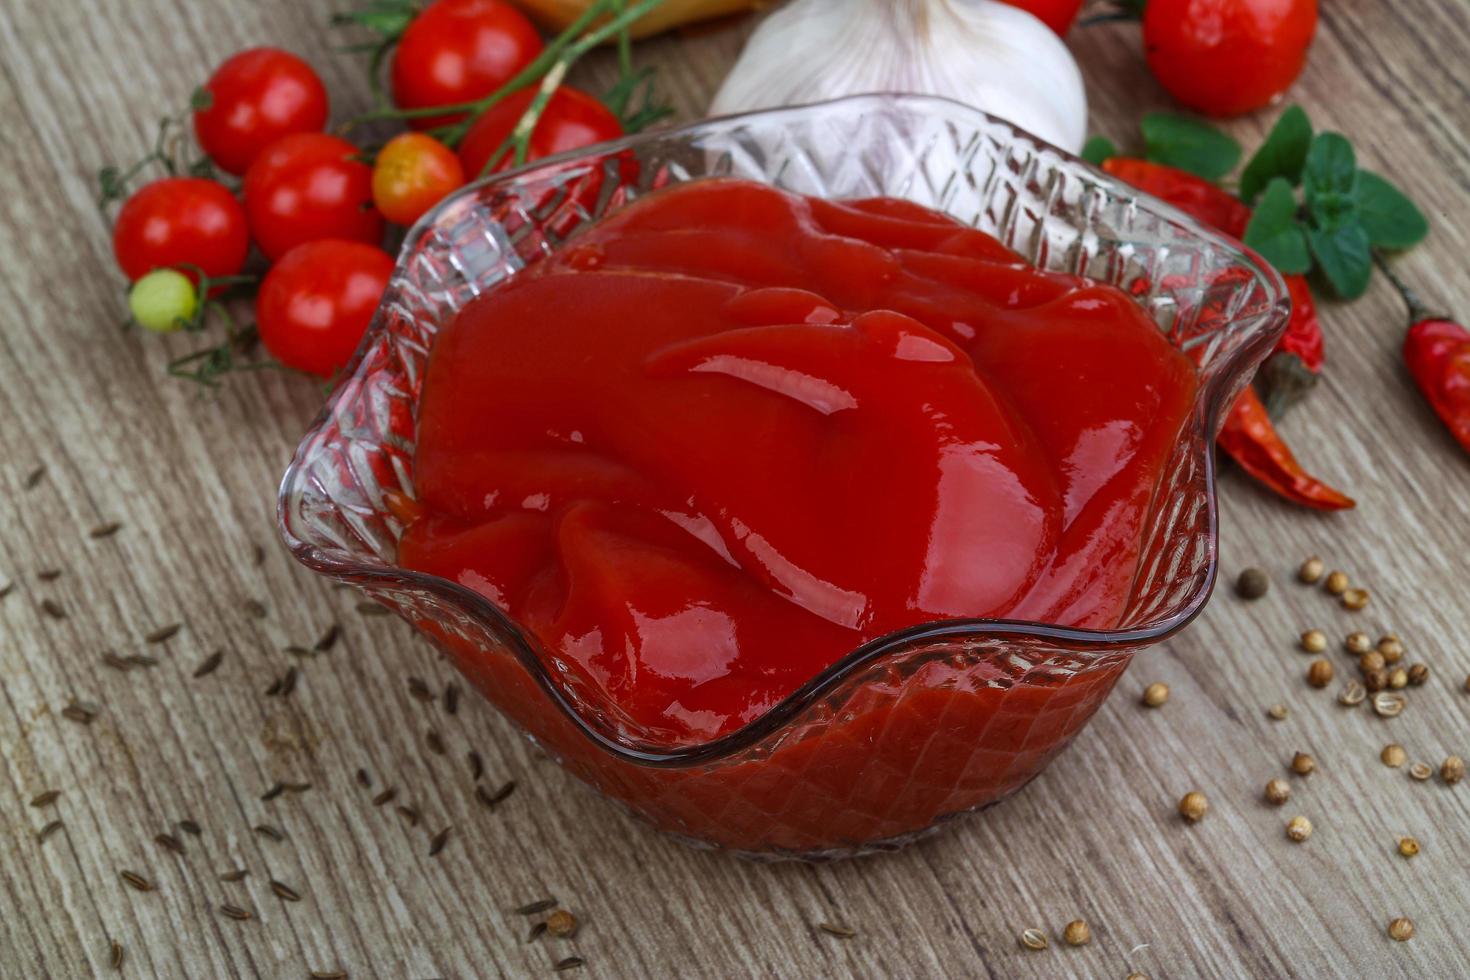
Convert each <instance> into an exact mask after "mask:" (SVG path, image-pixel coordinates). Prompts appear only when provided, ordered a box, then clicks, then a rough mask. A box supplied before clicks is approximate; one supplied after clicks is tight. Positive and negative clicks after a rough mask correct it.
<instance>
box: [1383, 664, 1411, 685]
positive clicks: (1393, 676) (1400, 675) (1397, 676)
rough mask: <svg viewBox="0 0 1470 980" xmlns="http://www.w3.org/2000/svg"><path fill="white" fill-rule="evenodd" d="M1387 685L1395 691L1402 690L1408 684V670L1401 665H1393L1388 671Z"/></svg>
mask: <svg viewBox="0 0 1470 980" xmlns="http://www.w3.org/2000/svg"><path fill="white" fill-rule="evenodd" d="M1388 686H1389V687H1391V688H1393V689H1394V690H1395V691H1402V690H1403V689H1404V688H1406V687H1408V686H1409V672H1408V671H1407V670H1405V669H1404V668H1402V667H1395V668H1394V669H1393V670H1391V671H1389V672H1388Z"/></svg>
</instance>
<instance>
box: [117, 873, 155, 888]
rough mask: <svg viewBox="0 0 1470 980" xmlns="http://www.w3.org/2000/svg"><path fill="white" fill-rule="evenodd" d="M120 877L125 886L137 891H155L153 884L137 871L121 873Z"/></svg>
mask: <svg viewBox="0 0 1470 980" xmlns="http://www.w3.org/2000/svg"><path fill="white" fill-rule="evenodd" d="M118 877H120V878H121V879H122V880H123V884H125V885H127V886H128V887H129V888H132V889H134V890H135V891H140V892H151V891H152V890H153V882H151V881H149V880H148V879H147V878H144V877H143V876H142V875H140V874H138V873H137V872H136V871H119V872H118Z"/></svg>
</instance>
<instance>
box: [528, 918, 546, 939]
mask: <svg viewBox="0 0 1470 980" xmlns="http://www.w3.org/2000/svg"><path fill="white" fill-rule="evenodd" d="M545 931H546V923H544V922H538V923H536V924H535V925H533V926H532V927H531V931H530V933H529V934H528V935H527V936H526V942H528V943H534V942H535V941H536V940H538V939H540V938H541V934H542V933H544V932H545Z"/></svg>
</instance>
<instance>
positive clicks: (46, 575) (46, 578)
mask: <svg viewBox="0 0 1470 980" xmlns="http://www.w3.org/2000/svg"><path fill="white" fill-rule="evenodd" d="M36 578H38V579H40V580H41V581H42V582H55V581H56V580H57V579H59V578H61V569H59V568H43V569H41V570H40V571H39V572H37V573H36Z"/></svg>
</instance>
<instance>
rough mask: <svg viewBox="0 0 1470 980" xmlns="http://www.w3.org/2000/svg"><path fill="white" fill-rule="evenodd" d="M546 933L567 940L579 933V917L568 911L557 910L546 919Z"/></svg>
mask: <svg viewBox="0 0 1470 980" xmlns="http://www.w3.org/2000/svg"><path fill="white" fill-rule="evenodd" d="M546 931H547V932H549V933H550V934H551V935H553V936H556V937H557V938H558V939H565V938H567V937H568V936H570V935H572V934H573V933H575V932H576V931H577V917H576V916H575V915H573V914H572V913H570V912H568V911H567V910H566V909H557V910H556V911H555V912H553V913H551V914H550V915H548V916H547V917H546Z"/></svg>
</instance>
